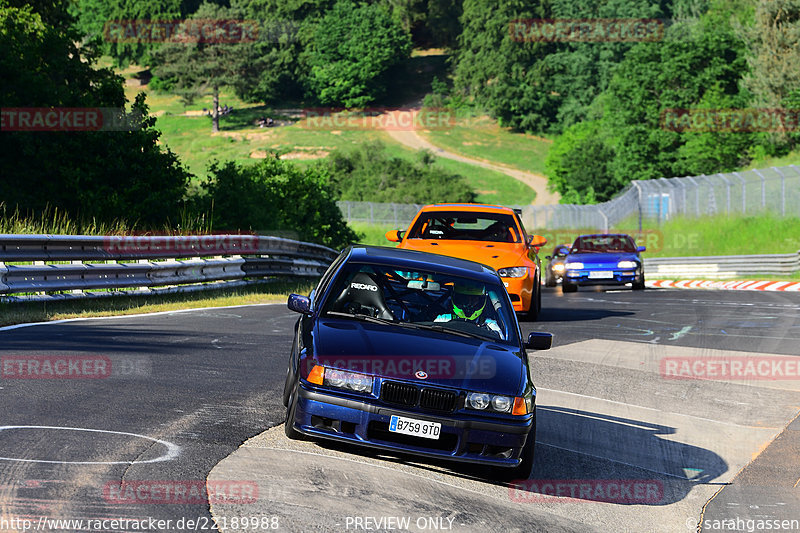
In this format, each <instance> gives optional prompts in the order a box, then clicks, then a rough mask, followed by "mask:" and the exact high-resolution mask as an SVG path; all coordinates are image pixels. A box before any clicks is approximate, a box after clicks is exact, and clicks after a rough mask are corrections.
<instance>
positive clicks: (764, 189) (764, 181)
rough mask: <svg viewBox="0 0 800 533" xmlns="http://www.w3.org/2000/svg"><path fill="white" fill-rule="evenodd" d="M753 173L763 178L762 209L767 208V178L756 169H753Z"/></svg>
mask: <svg viewBox="0 0 800 533" xmlns="http://www.w3.org/2000/svg"><path fill="white" fill-rule="evenodd" d="M753 172H755V173H756V174H757V175H758V177H759V178H761V209H764V208H766V207H767V178H766V177H764V174H762V173H761V172H760V171H759V170H758V169H756V168H754V169H753Z"/></svg>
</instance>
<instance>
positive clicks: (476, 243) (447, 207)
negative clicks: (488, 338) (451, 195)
mask: <svg viewBox="0 0 800 533" xmlns="http://www.w3.org/2000/svg"><path fill="white" fill-rule="evenodd" d="M386 238H387V239H388V240H390V241H392V242H399V243H400V244H399V245H398V246H397V247H398V248H405V249H407V250H419V251H423V252H432V253H436V254H441V255H449V256H451V257H458V258H461V259H469V260H471V261H477V262H479V263H483V264H485V265H488V266H490V267H492V268H494V269H495V270H497V273H498V274H500V277H501V278H502V279H503V283H504V284H505V286H506V290H507V291H508V294H509V296H510V297H511V302H512V303H513V304H514V310H515V311H517V312H519V313H525V314H526V315H527V318H528V319H529V320H536V319H537V318H538V316H539V310H540V309H541V308H542V292H541V285H540V280H541V270H542V267H541V261H540V260H539V255H538V254H537V252H538V251H539V247H540V246H543V245H544V244H545V243H546V242H547V240H546V239H545V238H544V237H542V236H540V235H528V234H527V233H525V228H524V227H523V226H522V220H520V218H519V215H518V214H517V212H516V211H514V210H513V209H510V208H508V207H502V206H499V205H485V204H436V205H427V206H425V207H423V208H422V209H420V211H419V213H417V215H416V216H415V217H414V220H413V221H412V222H411V225H410V226H409V228H408V231H399V230H392V231H389V232H387V233H386Z"/></svg>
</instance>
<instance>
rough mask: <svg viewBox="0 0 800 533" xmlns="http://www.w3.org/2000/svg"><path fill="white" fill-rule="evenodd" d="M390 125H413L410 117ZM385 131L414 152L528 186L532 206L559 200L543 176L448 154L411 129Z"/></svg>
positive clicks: (396, 120)
mask: <svg viewBox="0 0 800 533" xmlns="http://www.w3.org/2000/svg"><path fill="white" fill-rule="evenodd" d="M394 113H400V114H409V115H410V114H411V113H412V111H394ZM390 123H394V124H411V123H413V120H412V119H411V118H410V117H402V118H400V117H398V118H397V119H395V120H394V121H392V122H390ZM385 131H386V133H388V134H389V136H390V137H392V138H393V139H394V140H396V141H397V142H399V143H401V144H404V145H406V146H408V147H409V148H413V149H415V150H422V149H427V150H430V151H431V152H433V153H434V154H436V155H437V156H439V157H446V158H447V159H453V160H455V161H461V162H462V163H467V164H469V165H476V166H479V167H483V168H488V169H489V170H494V171H497V172H501V173H503V174H505V175H507V176H511V177H512V178H514V179H516V180H519V181H521V182H522V183H524V184H525V185H528V186H529V187H530V188H531V189H533V190H534V191H536V199H535V200H534V201H533V205H554V204H557V203H558V200H559V198H560V196H559V194H558V193H551V192H549V191H548V190H547V178H545V177H544V176H540V175H539V174H534V173H532V172H525V171H523V170H517V169H515V168H510V167H507V166H504V165H498V164H495V163H490V162H488V161H483V160H480V159H473V158H471V157H466V156H463V155H459V154H456V153H453V152H448V151H447V150H444V149H442V148H439V147H438V146H436V145H435V144H433V143H431V142H430V141H428V140H427V139H425V138H423V137H422V136H421V135H419V134H418V133H417V132H416V131H415V130H413V129H389V128H387V129H386V130H385Z"/></svg>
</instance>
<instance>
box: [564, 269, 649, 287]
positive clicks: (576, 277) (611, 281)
mask: <svg viewBox="0 0 800 533" xmlns="http://www.w3.org/2000/svg"><path fill="white" fill-rule="evenodd" d="M590 272H592V271H591V270H585V269H584V270H567V272H566V274H565V275H564V279H563V281H566V282H568V283H571V284H573V285H625V284H626V283H633V282H634V281H636V280H637V278H638V277H639V276H638V275H637V273H636V271H635V270H619V269H615V270H613V273H614V274H613V277H610V278H592V277H589V276H590Z"/></svg>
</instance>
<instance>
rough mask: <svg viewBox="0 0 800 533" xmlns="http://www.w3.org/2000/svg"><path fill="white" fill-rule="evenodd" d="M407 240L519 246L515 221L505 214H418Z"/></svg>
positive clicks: (519, 240)
mask: <svg viewBox="0 0 800 533" xmlns="http://www.w3.org/2000/svg"><path fill="white" fill-rule="evenodd" d="M409 238H410V239H449V240H459V241H491V242H522V239H521V237H520V233H519V230H518V229H517V224H516V223H515V221H514V217H512V216H511V215H508V214H505V213H465V212H456V211H433V212H428V213H422V214H420V216H419V218H418V219H417V221H416V223H415V224H414V227H413V228H411V232H410V233H409Z"/></svg>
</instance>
